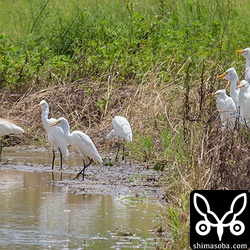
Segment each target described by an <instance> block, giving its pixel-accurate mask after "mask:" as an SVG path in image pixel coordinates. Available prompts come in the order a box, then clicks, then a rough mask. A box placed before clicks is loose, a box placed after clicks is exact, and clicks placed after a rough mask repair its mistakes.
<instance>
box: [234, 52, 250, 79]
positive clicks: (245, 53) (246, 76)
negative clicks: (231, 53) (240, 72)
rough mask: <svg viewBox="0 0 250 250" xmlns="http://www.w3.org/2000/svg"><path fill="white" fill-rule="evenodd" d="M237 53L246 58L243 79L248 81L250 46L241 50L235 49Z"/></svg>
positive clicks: (249, 74)
mask: <svg viewBox="0 0 250 250" xmlns="http://www.w3.org/2000/svg"><path fill="white" fill-rule="evenodd" d="M236 52H237V53H238V54H239V55H242V56H244V57H245V58H246V68H245V80H246V81H248V82H249V81H250V48H245V49H241V50H236Z"/></svg>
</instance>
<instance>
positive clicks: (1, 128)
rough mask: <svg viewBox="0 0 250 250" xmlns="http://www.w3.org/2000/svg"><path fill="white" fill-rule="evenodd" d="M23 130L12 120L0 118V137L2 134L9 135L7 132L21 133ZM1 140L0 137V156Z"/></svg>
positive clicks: (0, 152)
mask: <svg viewBox="0 0 250 250" xmlns="http://www.w3.org/2000/svg"><path fill="white" fill-rule="evenodd" d="M23 133H24V130H23V129H22V128H21V127H19V126H17V125H16V124H15V123H14V122H13V121H11V120H7V119H3V118H0V138H1V137H2V136H4V135H9V134H17V135H20V134H23ZM2 150H3V147H2V141H1V139H0V156H1V155H2Z"/></svg>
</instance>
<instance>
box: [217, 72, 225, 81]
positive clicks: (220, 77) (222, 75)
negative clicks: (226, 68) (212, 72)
mask: <svg viewBox="0 0 250 250" xmlns="http://www.w3.org/2000/svg"><path fill="white" fill-rule="evenodd" d="M226 75H227V72H225V73H223V74H221V75H220V76H218V77H217V79H218V80H221V79H223V78H224V77H225V76H226Z"/></svg>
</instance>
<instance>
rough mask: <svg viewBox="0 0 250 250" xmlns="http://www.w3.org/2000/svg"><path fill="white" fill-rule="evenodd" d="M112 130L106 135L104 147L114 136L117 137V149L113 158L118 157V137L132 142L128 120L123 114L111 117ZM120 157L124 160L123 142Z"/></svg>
mask: <svg viewBox="0 0 250 250" xmlns="http://www.w3.org/2000/svg"><path fill="white" fill-rule="evenodd" d="M112 123H113V128H114V129H113V130H111V131H110V133H109V134H108V135H107V141H106V147H108V143H109V141H110V140H111V139H112V138H113V137H116V138H118V150H117V153H116V157H115V160H117V158H118V153H119V150H120V143H119V139H120V138H121V139H124V140H125V141H126V142H132V139H133V138H132V137H133V135H132V129H131V126H130V124H129V122H128V120H127V119H126V118H125V117H123V116H115V117H114V119H113V122H112ZM122 159H123V160H124V143H123V156H122Z"/></svg>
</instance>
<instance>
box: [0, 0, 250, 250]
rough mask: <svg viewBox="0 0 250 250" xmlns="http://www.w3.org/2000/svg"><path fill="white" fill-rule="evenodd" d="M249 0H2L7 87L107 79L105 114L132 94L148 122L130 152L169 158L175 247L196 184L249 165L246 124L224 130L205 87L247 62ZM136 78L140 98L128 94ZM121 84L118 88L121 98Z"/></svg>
mask: <svg viewBox="0 0 250 250" xmlns="http://www.w3.org/2000/svg"><path fill="white" fill-rule="evenodd" d="M248 5H249V3H248V1H247V0H237V1H236V0H235V1H234V0H225V1H219V0H211V1H206V0H203V1H200V0H169V1H164V0H146V1H145V0H137V1H136V0H134V1H127V0H123V1H122V0H113V1H110V0H109V1H108V0H100V1H98V0H96V1H93V0H85V1H80V0H74V1H67V0H56V1H52V0H45V1H44V0H43V1H41V0H34V1H33V0H20V1H11V2H10V1H7V0H3V1H1V3H0V18H1V19H0V87H1V88H5V89H7V90H10V91H11V92H12V91H14V92H16V93H19V94H20V95H21V94H23V93H25V92H26V91H27V90H28V89H32V91H33V92H35V91H38V90H41V89H43V88H44V87H48V86H53V85H54V84H58V83H61V84H65V85H67V84H69V83H72V82H80V84H82V88H85V89H86V91H85V93H86V96H88V97H92V96H93V95H94V94H95V93H96V92H97V91H96V90H95V89H92V88H91V86H89V87H88V82H103V84H102V85H101V88H102V89H103V92H102V95H101V96H99V97H98V98H97V103H96V104H95V105H93V106H95V107H96V109H98V112H99V113H100V114H101V115H100V117H105V115H107V116H108V115H109V114H110V113H112V112H111V111H110V110H109V108H110V107H112V108H115V107H117V106H119V105H122V104H124V103H125V104H128V105H127V107H125V109H126V110H127V108H128V109H129V107H130V108H131V109H130V110H129V111H128V112H127V113H128V114H130V116H131V117H133V118H134V121H138V124H139V123H140V124H141V125H136V124H135V125H134V127H133V129H134V131H135V133H134V142H133V144H130V145H128V148H129V151H130V156H131V157H134V158H136V159H137V160H141V161H145V162H147V165H148V166H150V165H151V166H160V167H161V168H164V174H165V177H164V185H165V186H166V195H167V196H168V197H167V200H168V201H169V203H170V204H171V205H169V207H168V209H167V210H166V212H165V214H164V215H163V216H164V217H165V219H166V224H167V225H168V226H169V228H170V229H171V230H172V232H173V235H172V236H173V240H174V243H173V247H174V245H175V246H176V244H177V245H178V244H179V246H180V247H179V248H178V249H181V248H183V242H185V243H186V242H187V239H188V228H187V227H188V219H189V218H188V210H189V208H188V202H187V200H188V199H189V193H190V191H191V190H192V189H194V188H196V189H199V188H214V189H215V188H223V187H226V188H230V187H234V188H237V187H238V186H237V185H236V184H235V183H233V181H232V182H230V185H229V184H228V183H223V181H221V183H220V184H218V183H217V182H216V180H218V178H217V177H218V176H219V174H220V173H221V169H222V168H223V169H224V168H225V169H226V170H227V171H228V174H231V175H233V174H235V172H234V173H233V174H232V173H231V172H230V171H232V170H233V171H236V172H237V169H235V168H234V167H235V166H236V165H238V167H239V169H241V167H243V168H244V167H245V166H246V162H245V161H247V159H246V160H245V158H244V157H242V156H243V151H240V149H241V148H242V147H241V145H248V143H249V142H248V137H247V134H248V133H246V132H244V131H243V132H242V131H241V132H240V133H238V134H237V135H236V134H233V135H230V134H228V135H226V136H224V135H221V133H220V132H219V129H218V125H216V124H219V122H218V118H217V117H216V113H215V104H214V101H213V100H210V99H208V98H206V94H207V92H211V91H214V90H216V89H218V88H221V87H223V86H224V85H223V84H224V83H222V82H217V80H216V76H217V75H218V74H219V73H223V72H224V71H225V70H226V69H227V68H229V67H235V68H236V69H237V71H238V72H239V75H240V76H241V75H242V74H243V72H244V67H245V61H244V59H243V58H242V57H240V56H238V55H236V53H235V50H236V49H243V48H246V47H249V46H250V41H249V27H250V19H249V18H248V16H249V15H250V8H248ZM130 87H131V89H132V91H134V92H136V91H137V92H136V93H137V96H134V92H133V93H132V95H131V96H133V98H134V99H133V98H132V97H131V99H132V100H136V101H137V100H138V103H137V102H136V101H134V102H133V103H132V104H131V103H130V102H129V101H127V102H126V95H125V98H124V97H123V92H125V91H126V89H129V88H130ZM117 90H120V92H119V91H117ZM116 91H117V92H116ZM128 91H129V90H128ZM93 93H94V94H93ZM114 93H116V94H117V93H119V94H120V95H121V98H120V99H119V101H117V102H115V100H117V98H116V97H115V96H114ZM112 98H113V99H115V100H113V99H112ZM130 105H131V106H130ZM137 105H138V107H137ZM140 105H141V106H140ZM120 108H121V107H120ZM118 110H119V109H118ZM140 110H142V111H140ZM100 120H101V118H100ZM142 120H144V122H141V121H142ZM95 122H96V121H95ZM226 139H228V140H226ZM246 147H247V146H246ZM210 167H211V169H210ZM223 171H225V170H223ZM242 173H244V171H242ZM217 175H218V176H217ZM223 175H226V173H225V172H223ZM229 179H230V178H229ZM222 180H223V178H222ZM227 185H229V186H227ZM163 226H164V225H163ZM181 241H182V242H181ZM185 243H184V244H185ZM168 249H169V245H168ZM173 249H174V248H173Z"/></svg>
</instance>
